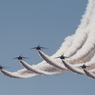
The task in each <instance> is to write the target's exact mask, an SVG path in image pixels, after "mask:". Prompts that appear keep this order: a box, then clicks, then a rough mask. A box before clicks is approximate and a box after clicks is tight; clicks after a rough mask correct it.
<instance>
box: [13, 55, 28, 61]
mask: <svg viewBox="0 0 95 95" xmlns="http://www.w3.org/2000/svg"><path fill="white" fill-rule="evenodd" d="M13 59H18V60H23V59H29V58H27V57H22V56H21V55H19V56H18V57H15V58H13Z"/></svg>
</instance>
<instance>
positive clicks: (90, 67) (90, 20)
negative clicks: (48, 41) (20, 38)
mask: <svg viewBox="0 0 95 95" xmlns="http://www.w3.org/2000/svg"><path fill="white" fill-rule="evenodd" d="M31 49H36V50H37V53H38V54H39V55H40V57H41V58H42V59H43V60H44V61H42V62H40V63H38V64H36V65H29V64H28V63H27V62H25V61H24V60H23V59H28V57H23V56H22V55H20V56H18V57H15V58H13V59H18V61H19V62H20V64H21V65H22V66H23V67H24V69H21V70H18V71H16V72H9V71H7V70H5V69H4V68H6V67H4V66H2V65H0V71H1V73H3V74H4V75H6V76H8V77H11V78H31V77H35V76H43V75H46V76H52V75H60V74H63V73H65V72H67V71H71V72H73V73H75V74H80V75H85V76H88V77H90V78H92V79H95V0H88V5H87V8H86V11H85V14H84V15H83V16H82V20H81V23H80V25H79V26H78V28H77V30H76V31H75V34H73V35H71V36H68V37H67V38H66V39H65V40H64V42H63V43H62V45H61V47H60V48H59V49H58V50H57V52H56V53H55V54H53V55H52V56H48V55H46V54H45V53H44V52H42V49H47V48H45V47H41V46H40V45H38V46H37V47H33V48H31Z"/></svg>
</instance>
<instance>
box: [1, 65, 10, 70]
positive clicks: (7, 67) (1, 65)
mask: <svg viewBox="0 0 95 95" xmlns="http://www.w3.org/2000/svg"><path fill="white" fill-rule="evenodd" d="M3 68H9V67H4V66H2V65H0V70H1V69H3Z"/></svg>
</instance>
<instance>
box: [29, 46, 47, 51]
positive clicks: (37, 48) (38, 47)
mask: <svg viewBox="0 0 95 95" xmlns="http://www.w3.org/2000/svg"><path fill="white" fill-rule="evenodd" d="M31 49H36V50H41V49H47V48H45V47H40V45H38V46H37V47H33V48H31Z"/></svg>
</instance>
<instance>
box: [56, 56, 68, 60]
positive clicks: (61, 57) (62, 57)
mask: <svg viewBox="0 0 95 95" xmlns="http://www.w3.org/2000/svg"><path fill="white" fill-rule="evenodd" d="M56 58H60V59H65V58H69V57H66V56H64V55H61V56H59V57H56Z"/></svg>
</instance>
